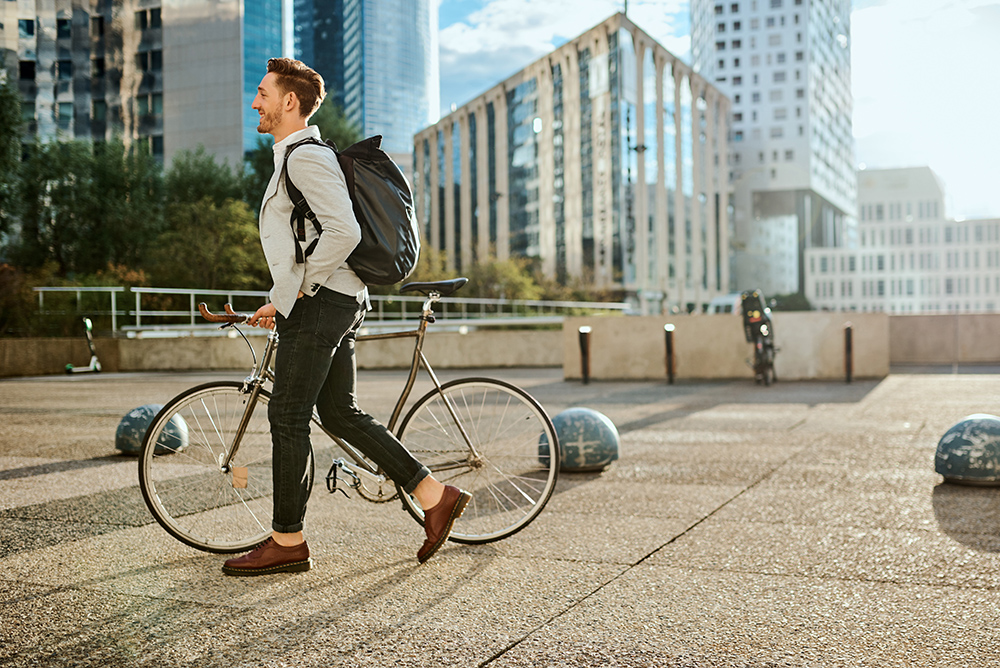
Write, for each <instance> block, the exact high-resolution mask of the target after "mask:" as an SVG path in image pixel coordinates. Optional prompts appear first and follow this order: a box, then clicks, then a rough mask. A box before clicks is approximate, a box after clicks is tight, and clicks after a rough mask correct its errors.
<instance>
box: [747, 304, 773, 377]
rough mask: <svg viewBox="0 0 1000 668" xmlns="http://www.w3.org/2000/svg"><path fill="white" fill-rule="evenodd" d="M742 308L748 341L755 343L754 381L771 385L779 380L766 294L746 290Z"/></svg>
mask: <svg viewBox="0 0 1000 668" xmlns="http://www.w3.org/2000/svg"><path fill="white" fill-rule="evenodd" d="M740 308H741V311H742V313H743V333H744V335H745V336H746V340H747V343H750V344H752V345H753V364H752V366H753V376H754V382H755V383H757V384H758V385H760V384H761V383H763V384H764V385H770V384H771V383H773V382H774V381H776V380H777V377H776V376H775V375H774V353H775V347H774V326H773V325H772V324H771V309H769V308H767V307H766V306H764V295H763V294H761V291H760V290H753V291H747V292H744V293H743V294H742V295H741V296H740ZM747 361H748V362H749V360H747Z"/></svg>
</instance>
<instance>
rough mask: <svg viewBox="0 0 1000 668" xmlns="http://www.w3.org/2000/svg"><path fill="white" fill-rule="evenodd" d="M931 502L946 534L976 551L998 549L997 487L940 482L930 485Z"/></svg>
mask: <svg viewBox="0 0 1000 668" xmlns="http://www.w3.org/2000/svg"><path fill="white" fill-rule="evenodd" d="M932 505H933V506H934V518H935V520H936V521H937V524H938V527H939V528H940V529H941V531H943V532H944V533H945V534H947V535H948V537H949V538H951V539H953V540H955V541H957V542H959V543H961V544H962V545H965V546H966V547H969V548H972V549H973V550H976V551H977V552H989V553H1000V488H997V487H972V486H967V485H957V484H955V483H950V482H942V483H940V484H939V485H938V486H937V487H935V488H934V493H933V496H932Z"/></svg>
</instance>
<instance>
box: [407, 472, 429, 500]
mask: <svg viewBox="0 0 1000 668" xmlns="http://www.w3.org/2000/svg"><path fill="white" fill-rule="evenodd" d="M430 474H431V470H430V469H429V468H427V467H426V466H421V467H420V470H419V471H417V472H416V474H414V476H413V477H412V478H410V481H409V482H408V483H406V484H405V485H403V491H404V492H406V493H407V494H413V490H415V489H416V488H417V485H419V484H420V482H421V481H422V480H423V479H424V478H426V477H427V476H429V475H430Z"/></svg>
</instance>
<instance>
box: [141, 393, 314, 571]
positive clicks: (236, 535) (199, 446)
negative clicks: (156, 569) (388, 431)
mask: <svg viewBox="0 0 1000 668" xmlns="http://www.w3.org/2000/svg"><path fill="white" fill-rule="evenodd" d="M249 398H250V394H249V393H248V392H244V391H243V384H242V383H240V382H235V381H216V382H211V383H205V384H203V385H199V386H197V387H192V388H191V389H189V390H186V391H184V392H182V393H181V394H179V395H177V396H176V397H174V398H173V399H171V400H170V402H169V403H168V404H167V405H166V406H164V407H163V408H162V409H161V410H160V412H159V413H158V414H157V415H156V417H155V418H154V419H153V422H152V423H151V424H150V426H149V429H148V430H147V431H146V436H145V438H144V439H143V443H142V449H141V451H140V454H139V487H140V489H141V490H142V496H143V499H144V500H145V502H146V506H147V507H148V508H149V510H150V512H151V513H152V514H153V517H154V518H155V519H156V521H157V522H158V523H159V524H160V526H162V527H163V528H164V529H165V530H166V531H167V533H169V534H170V535H171V536H173V537H174V538H176V539H177V540H179V541H181V542H182V543H184V544H186V545H189V546H191V547H193V548H196V549H199V550H203V551H205V552H214V553H218V554H231V553H236V552H244V551H246V550H248V549H250V548H252V547H253V546H255V545H257V544H259V543H260V542H262V541H263V540H264V539H266V538H267V537H268V536H269V535H270V534H271V513H272V474H271V433H270V425H269V422H268V419H267V402H268V400H269V399H270V393H269V392H267V391H266V390H261V392H260V395H259V396H258V398H257V403H258V405H257V406H256V407H255V408H254V411H253V414H252V416H251V419H250V423H249V424H248V425H247V430H246V432H245V433H244V436H243V440H242V441H241V443H240V448H239V450H238V452H237V454H236V458H235V459H234V461H233V462H232V464H233V466H236V467H244V468H246V469H247V483H246V487H245V488H238V487H235V486H234V482H233V474H232V473H231V472H230V473H226V472H224V471H223V470H222V469H221V467H220V460H221V457H222V454H223V452H225V447H226V446H228V445H229V443H231V441H232V437H233V434H234V432H235V430H236V428H237V427H238V425H239V423H240V420H241V418H242V417H243V412H244V409H245V407H246V402H247V401H248V400H249ZM178 416H179V417H180V418H181V419H182V420H183V422H184V423H186V427H187V440H188V442H187V444H186V446H184V447H181V445H182V444H181V442H180V437H179V436H178V435H177V431H178V427H177V424H178V423H177V421H176V420H175V418H176V417H178ZM172 421H174V422H173V425H174V426H173V428H172V429H171V428H170V427H169V426H168V425H171V422H172ZM181 431H183V429H182V430H181ZM315 435H316V430H313V436H315ZM314 480H315V456H314V455H313V456H311V457H310V468H309V482H310V485H309V487H310V490H311V489H312V482H313V481H314Z"/></svg>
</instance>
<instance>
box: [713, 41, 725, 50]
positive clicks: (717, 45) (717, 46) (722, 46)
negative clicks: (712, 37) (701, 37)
mask: <svg viewBox="0 0 1000 668" xmlns="http://www.w3.org/2000/svg"><path fill="white" fill-rule="evenodd" d="M715 50H716V51H725V50H726V43H725V42H716V43H715Z"/></svg>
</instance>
